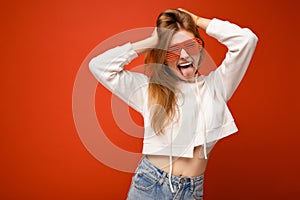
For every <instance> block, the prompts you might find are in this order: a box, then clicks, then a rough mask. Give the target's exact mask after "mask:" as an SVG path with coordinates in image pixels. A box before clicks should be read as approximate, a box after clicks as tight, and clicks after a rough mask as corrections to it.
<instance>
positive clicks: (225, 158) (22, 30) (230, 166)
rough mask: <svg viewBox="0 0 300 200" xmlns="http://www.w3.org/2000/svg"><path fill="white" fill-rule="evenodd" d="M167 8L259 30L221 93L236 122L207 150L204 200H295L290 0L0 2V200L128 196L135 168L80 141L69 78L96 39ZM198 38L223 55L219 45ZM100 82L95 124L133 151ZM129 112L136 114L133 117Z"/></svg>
mask: <svg viewBox="0 0 300 200" xmlns="http://www.w3.org/2000/svg"><path fill="white" fill-rule="evenodd" d="M176 7H184V8H186V9H188V10H191V11H193V12H196V13H198V14H199V15H203V16H206V17H209V18H211V17H218V18H221V19H227V20H230V21H233V22H235V23H237V24H239V25H241V26H249V27H250V28H251V29H252V30H253V31H254V32H255V33H256V34H257V35H258V37H259V39H260V40H259V43H258V46H257V50H256V52H255V55H254V57H253V60H252V62H251V66H250V68H249V70H248V72H247V74H246V76H245V79H244V80H243V82H242V84H241V85H240V87H239V89H238V90H237V92H236V94H235V95H234V96H233V98H232V99H231V100H230V102H229V106H230V108H231V110H232V113H233V115H234V117H235V119H236V121H237V124H238V126H239V129H240V131H239V133H238V134H236V135H234V136H231V137H228V138H225V139H224V140H222V141H220V142H219V143H218V145H217V146H216V148H215V149H214V152H213V154H212V157H211V160H210V163H209V165H208V169H207V172H206V181H205V199H207V200H218V199H243V200H247V199H249V200H250V199H299V198H300V194H299V186H300V184H299V179H300V176H299V169H300V164H299V161H298V158H299V154H298V152H299V150H298V146H299V139H300V136H299V134H300V131H299V127H298V125H299V124H298V123H299V116H298V114H299V111H300V109H299V87H298V86H299V83H298V80H299V72H300V70H299V63H298V58H299V55H298V52H299V51H298V49H297V48H296V45H297V46H298V45H299V37H298V33H299V30H298V28H299V27H297V26H298V24H297V23H299V17H298V15H297V14H298V13H296V11H297V10H296V7H297V6H296V5H293V3H290V2H288V1H273V0H272V1H271V0H265V1H261V0H260V1H258V0H255V1H240V0H227V1H221V0H215V1H204V0H186V1H183V0H151V1H142V0H139V1H138V0H123V1H122V0H109V1H97V0H76V1H71V0H61V1H58V0H51V1H49V0H48V1H46V0H45V1H38V0H28V1H21V0H11V1H5V2H1V8H0V17H1V18H0V19H1V32H0V34H1V40H0V41H1V43H0V44H1V50H0V51H1V54H0V56H1V63H2V64H1V68H0V69H1V73H0V74H1V79H0V88H1V100H0V102H1V104H0V109H1V127H0V132H1V140H0V141H1V142H0V145H1V151H0V153H1V166H0V181H1V186H0V199H72V200H74V199H88V200H90V199H125V197H126V193H127V190H128V188H129V184H130V181H131V175H132V174H129V173H125V172H120V171H117V170H114V169H111V168H109V167H107V166H105V165H103V164H102V163H100V162H99V161H98V160H97V159H95V158H94V157H93V156H92V155H91V154H90V153H89V152H88V151H87V149H86V148H85V147H84V146H83V144H82V142H81V141H80V139H79V136H78V133H77V131H76V128H75V125H74V121H73V116H72V90H73V85H74V80H75V77H76V73H77V71H78V69H79V68H80V65H81V63H82V61H83V60H84V59H85V57H86V56H87V55H88V54H89V52H90V51H91V50H92V49H93V48H94V47H95V46H96V45H98V44H99V43H100V42H101V41H103V40H105V39H107V38H108V37H110V36H112V35H114V34H117V33H119V32H122V31H125V30H128V29H132V28H137V27H146V26H153V25H154V21H155V19H156V17H157V15H158V14H159V12H161V11H162V10H164V9H166V8H176ZM296 21H298V22H297V23H296ZM205 39H206V41H207V46H208V47H207V49H208V51H209V52H210V54H211V55H212V56H213V58H214V59H215V61H216V63H220V61H221V60H222V59H223V55H224V52H225V48H223V47H222V46H220V45H219V44H218V43H217V42H216V41H215V40H213V39H210V38H208V37H206V36H205ZM97 91H98V92H100V93H101V94H100V95H99V94H97V96H96V100H97V103H96V104H97V106H96V107H97V112H101V113H102V114H103V115H104V117H103V120H105V121H102V122H100V123H102V124H105V125H104V126H105V128H106V129H107V130H108V132H110V133H111V134H109V135H108V137H109V138H110V140H111V141H113V142H114V143H115V144H116V145H118V146H120V147H121V148H124V149H127V150H130V151H137V150H140V148H141V140H136V139H133V140H130V139H128V137H126V136H124V134H122V132H121V131H120V130H119V129H117V127H116V125H115V124H114V121H113V118H112V117H111V114H110V112H109V110H107V107H109V106H108V104H109V103H110V102H109V98H110V94H109V93H108V92H107V91H106V90H104V89H103V88H102V87H101V86H99V87H98V89H97ZM106 103H107V104H106ZM105 105H107V106H105ZM131 114H132V115H133V117H134V118H135V120H136V121H137V123H141V118H140V116H139V115H137V114H136V113H135V112H134V111H131ZM103 122H105V123H103ZM124 138H125V139H124ZM124 141H126V142H124Z"/></svg>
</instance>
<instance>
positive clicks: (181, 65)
mask: <svg viewBox="0 0 300 200" xmlns="http://www.w3.org/2000/svg"><path fill="white" fill-rule="evenodd" d="M190 65H193V62H187V63H182V64H179V65H178V66H179V67H186V66H190Z"/></svg>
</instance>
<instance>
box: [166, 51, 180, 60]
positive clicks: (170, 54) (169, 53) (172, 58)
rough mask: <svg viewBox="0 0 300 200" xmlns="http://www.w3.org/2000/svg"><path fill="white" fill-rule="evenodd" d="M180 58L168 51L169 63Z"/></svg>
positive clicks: (167, 58)
mask: <svg viewBox="0 0 300 200" xmlns="http://www.w3.org/2000/svg"><path fill="white" fill-rule="evenodd" d="M178 58H179V55H178V54H176V53H173V52H169V51H167V55H166V60H167V61H174V60H177V59H178Z"/></svg>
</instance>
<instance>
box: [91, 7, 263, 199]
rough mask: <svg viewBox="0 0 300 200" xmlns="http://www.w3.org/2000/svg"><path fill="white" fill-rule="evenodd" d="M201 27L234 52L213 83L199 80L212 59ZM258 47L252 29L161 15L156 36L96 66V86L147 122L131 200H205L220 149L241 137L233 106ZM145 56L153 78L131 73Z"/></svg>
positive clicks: (178, 12) (107, 55) (209, 78)
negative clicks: (224, 141)
mask: <svg viewBox="0 0 300 200" xmlns="http://www.w3.org/2000/svg"><path fill="white" fill-rule="evenodd" d="M198 28H201V29H203V30H204V31H205V32H206V33H207V34H208V35H210V36H212V37H214V38H216V39H217V40H218V41H219V42H221V43H222V44H224V45H225V46H226V47H227V48H228V52H227V53H226V57H225V59H224V61H223V62H222V64H221V65H220V66H219V67H218V68H217V69H216V70H214V71H212V72H211V73H209V74H208V75H206V76H204V75H200V76H199V75H198V68H199V66H200V64H201V61H202V59H203V56H205V55H204V42H203V40H202V38H201V37H200V35H199V32H198ZM256 43H257V37H256V36H255V34H253V33H252V31H250V30H249V29H248V28H240V27H239V26H237V25H235V24H232V23H230V22H228V21H222V20H219V19H215V18H214V19H212V20H210V19H206V18H202V17H198V16H196V15H195V14H192V13H190V12H188V11H186V10H183V9H170V10H166V11H164V12H162V13H161V14H160V15H159V16H158V19H157V28H156V30H155V31H154V32H153V34H152V36H151V37H149V38H146V39H144V40H141V41H138V42H135V43H127V44H125V45H122V46H119V47H116V48H113V49H110V50H108V51H106V52H104V53H103V54H101V55H99V56H97V57H95V58H93V59H92V60H91V62H90V65H89V66H90V70H91V72H92V73H93V74H94V76H95V77H96V79H97V80H98V81H99V82H101V83H102V84H103V85H104V86H105V87H107V88H108V89H110V90H111V91H112V92H113V93H114V94H116V95H117V96H119V97H120V98H121V99H123V100H124V101H125V102H127V103H128V104H129V105H130V106H132V107H133V108H134V109H135V110H137V111H138V112H140V113H141V114H142V115H143V117H144V142H143V155H144V156H143V159H142V160H141V161H140V163H139V165H138V167H137V169H136V173H135V174H134V176H133V178H132V183H131V187H130V190H129V192H128V197H127V199H129V200H131V199H132V200H137V199H141V200H147V199H202V196H203V178H204V176H203V174H204V172H205V168H206V165H207V161H208V157H209V153H210V151H211V149H212V147H213V146H214V144H215V143H216V142H217V141H218V140H219V139H221V138H223V137H226V136H228V135H230V134H232V133H234V132H236V131H237V127H236V125H235V123H234V120H233V117H232V115H231V113H230V111H229V109H228V107H227V105H226V102H227V101H228V100H229V99H230V97H231V96H232V94H233V93H234V91H235V90H236V88H237V86H238V84H239V83H240V81H241V79H242V77H243V76H244V74H245V71H246V69H247V67H248V65H249V62H250V60H251V57H252V55H253V52H254V49H255V46H256ZM143 53H147V54H146V59H145V63H146V64H147V65H146V66H148V67H150V68H151V70H150V73H149V75H148V76H146V75H144V74H140V73H134V72H130V71H127V70H125V69H124V68H123V67H124V66H125V65H126V64H128V63H130V62H131V61H132V60H133V59H135V58H136V57H138V56H139V55H140V54H143Z"/></svg>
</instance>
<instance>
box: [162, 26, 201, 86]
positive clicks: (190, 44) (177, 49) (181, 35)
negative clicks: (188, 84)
mask: <svg viewBox="0 0 300 200" xmlns="http://www.w3.org/2000/svg"><path fill="white" fill-rule="evenodd" d="M201 48H202V44H201V41H200V40H199V39H198V38H195V36H194V34H193V33H191V32H188V31H186V30H183V29H182V30H180V31H178V32H176V33H175V34H174V35H173V38H172V40H171V44H170V46H169V48H168V50H167V56H166V61H167V65H168V66H169V67H170V68H171V69H173V70H174V72H175V74H176V75H177V76H178V77H179V78H180V79H182V80H184V81H194V80H195V74H196V71H197V68H198V66H199V64H200V63H199V60H200V52H201Z"/></svg>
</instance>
